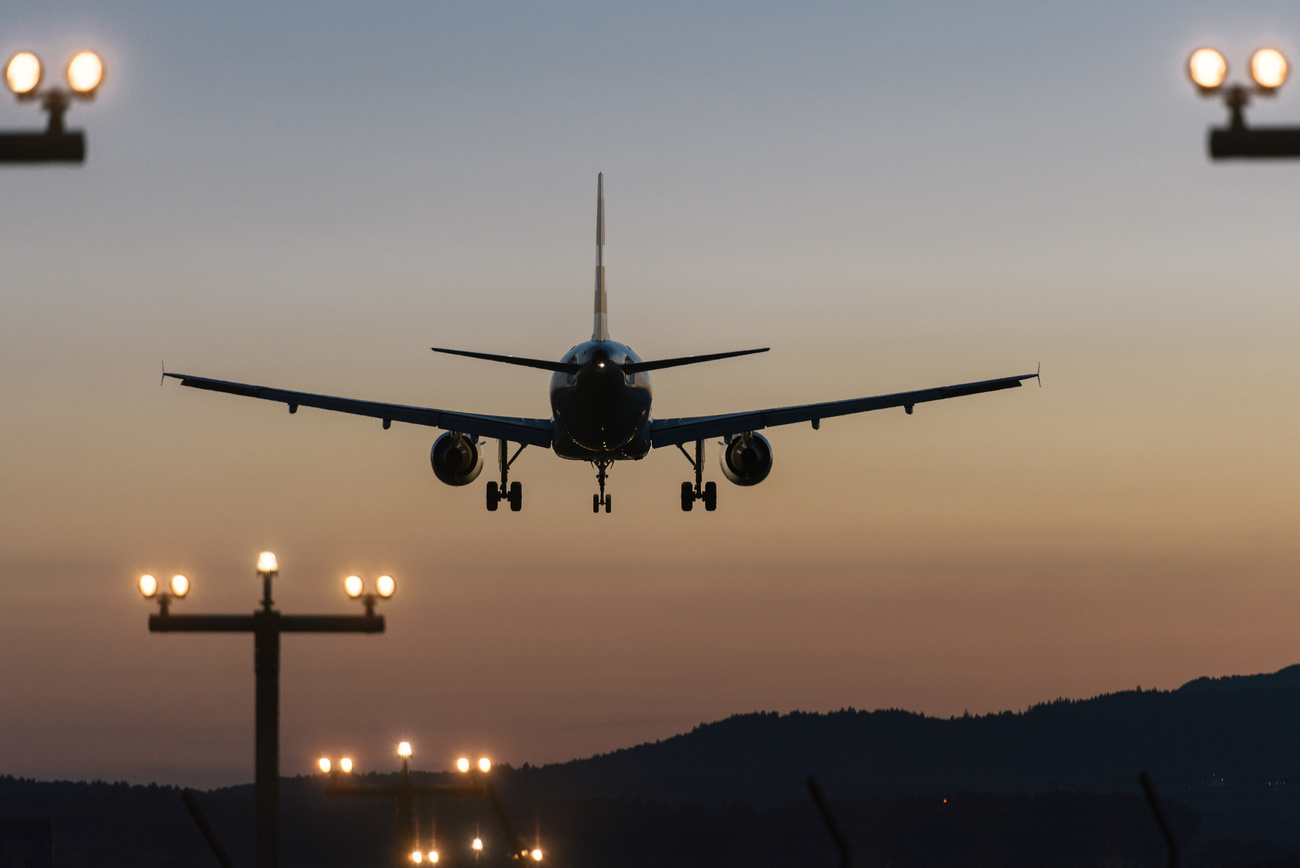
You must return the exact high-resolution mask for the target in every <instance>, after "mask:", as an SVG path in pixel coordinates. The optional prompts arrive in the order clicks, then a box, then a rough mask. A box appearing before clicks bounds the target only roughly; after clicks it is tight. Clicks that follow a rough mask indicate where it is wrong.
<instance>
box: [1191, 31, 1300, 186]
mask: <svg viewBox="0 0 1300 868" xmlns="http://www.w3.org/2000/svg"><path fill="white" fill-rule="evenodd" d="M1289 72H1290V65H1289V64H1288V62H1287V59H1286V57H1285V55H1283V54H1282V52H1280V51H1278V50H1277V49H1275V48H1261V49H1259V50H1258V51H1256V52H1255V53H1254V54H1253V55H1252V56H1251V60H1250V75H1251V79H1252V84H1251V85H1242V84H1226V82H1227V77H1228V62H1227V60H1225V59H1224V57H1223V55H1222V54H1220V53H1219V52H1218V51H1217V50H1215V49H1213V48H1208V47H1206V48H1198V49H1197V50H1196V51H1194V52H1192V55H1191V57H1189V58H1188V61H1187V74H1188V77H1190V78H1191V80H1192V84H1194V85H1195V86H1196V89H1197V90H1198V91H1200V93H1201V95H1202V96H1207V97H1214V96H1220V95H1221V96H1222V97H1223V104H1224V106H1226V107H1227V109H1228V126H1226V127H1213V128H1211V129H1210V131H1209V136H1208V139H1207V142H1206V144H1207V147H1208V149H1209V153H1210V157H1211V159H1215V160H1223V159H1232V158H1247V159H1261V158H1262V159H1278V158H1283V159H1284V158H1295V157H1300V127H1279V126H1269V127H1252V126H1247V125H1246V116H1245V110H1246V106H1247V105H1249V104H1250V101H1251V99H1252V98H1253V97H1255V96H1264V97H1269V96H1273V95H1274V94H1275V93H1276V92H1277V90H1278V88H1280V87H1281V86H1282V85H1283V84H1285V83H1286V79H1287V75H1288V73H1289Z"/></svg>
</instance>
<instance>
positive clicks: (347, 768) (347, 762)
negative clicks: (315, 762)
mask: <svg viewBox="0 0 1300 868" xmlns="http://www.w3.org/2000/svg"><path fill="white" fill-rule="evenodd" d="M319 765H320V770H321V771H322V772H324V773H325V774H329V773H330V772H331V771H332V770H333V769H334V764H333V763H332V762H330V758H329V757H327V756H323V757H321V758H320V763H319ZM339 771H341V772H343V774H345V775H350V774H352V758H351V757H346V756H345V757H343V759H341V760H339Z"/></svg>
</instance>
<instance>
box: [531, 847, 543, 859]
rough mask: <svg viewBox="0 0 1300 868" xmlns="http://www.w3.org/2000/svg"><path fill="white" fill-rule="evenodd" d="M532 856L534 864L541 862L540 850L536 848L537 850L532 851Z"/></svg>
mask: <svg viewBox="0 0 1300 868" xmlns="http://www.w3.org/2000/svg"><path fill="white" fill-rule="evenodd" d="M532 856H533V861H534V862H540V861H542V848H541V847H538V848H537V849H535V850H533V853H532Z"/></svg>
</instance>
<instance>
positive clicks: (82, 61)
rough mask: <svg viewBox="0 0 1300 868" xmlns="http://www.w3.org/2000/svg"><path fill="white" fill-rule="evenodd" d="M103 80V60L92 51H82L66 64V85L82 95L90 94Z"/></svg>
mask: <svg viewBox="0 0 1300 868" xmlns="http://www.w3.org/2000/svg"><path fill="white" fill-rule="evenodd" d="M103 81H104V61H102V60H100V59H99V55H98V54H96V53H95V52H93V51H83V52H81V53H80V54H78V55H77V56H76V57H74V58H72V62H71V63H69V64H68V85H69V86H70V87H71V88H72V89H73V90H75V91H76V92H77V93H79V94H81V95H82V96H90V95H91V94H92V93H94V92H95V88H97V87H99V85H100V84H101V83H102V82H103Z"/></svg>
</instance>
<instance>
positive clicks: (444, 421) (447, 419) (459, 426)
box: [164, 373, 552, 449]
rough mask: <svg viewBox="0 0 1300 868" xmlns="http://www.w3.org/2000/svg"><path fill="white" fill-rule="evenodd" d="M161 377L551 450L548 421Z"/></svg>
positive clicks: (293, 404) (292, 407)
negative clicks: (454, 411)
mask: <svg viewBox="0 0 1300 868" xmlns="http://www.w3.org/2000/svg"><path fill="white" fill-rule="evenodd" d="M164 376H167V377H172V378H174V379H177V380H180V381H181V385H182V386H190V387H192V388H195V389H207V390H209V391H212V392H227V393H229V394H231V395H243V396H244V397H245V398H261V399H262V400H264V401H276V402H278V403H281V404H288V405H289V412H290V413H297V412H298V408H299V407H316V408H318V409H321V410H334V411H336V412H339V413H351V414H352V415H354V416H370V417H371V418H374V419H382V420H383V421H384V427H385V428H387V427H388V426H389V425H390V424H392V423H393V422H410V423H411V424H413V425H428V426H429V427H430V428H442V429H444V430H446V431H456V432H458V433H461V434H469V435H472V436H477V437H491V438H493V439H496V440H509V441H510V442H511V443H527V444H528V445H529V446H541V447H543V448H547V449H549V448H550V446H551V430H552V429H551V420H549V419H516V418H512V417H509V416H485V415H481V414H479V413H453V412H449V411H447V410H435V409H433V408H432V407H408V406H406V405H405V404H381V403H379V402H378V401H356V400H353V399H351V398H335V397H333V396H331V395H313V394H311V393H310V392H290V391H287V390H285V389H272V388H270V387H268V386H253V385H250V384H248V383H232V382H229V381H227V380H212V379H209V378H207V377H192V376H190V375H189V374H170V373H169V374H164Z"/></svg>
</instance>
